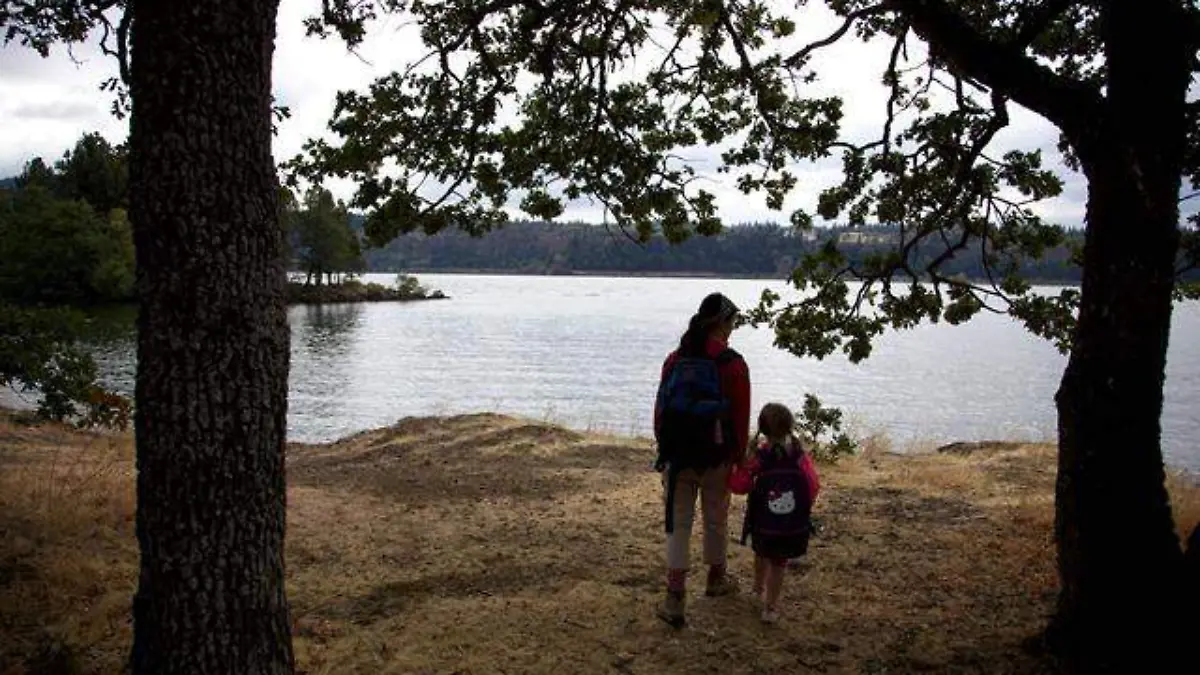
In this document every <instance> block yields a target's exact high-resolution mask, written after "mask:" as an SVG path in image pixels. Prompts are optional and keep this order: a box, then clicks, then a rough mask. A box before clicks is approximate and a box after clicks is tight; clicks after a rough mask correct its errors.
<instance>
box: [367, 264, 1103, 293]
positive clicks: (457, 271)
mask: <svg viewBox="0 0 1200 675" xmlns="http://www.w3.org/2000/svg"><path fill="white" fill-rule="evenodd" d="M365 274H412V275H419V274H446V275H455V276H497V277H597V278H599V277H603V278H609V279H621V278H630V279H737V280H747V281H784V282H786V281H789V280H790V278H791V277H790V275H786V276H778V275H765V274H726V273H718V272H670V271H656V270H644V271H629V270H570V271H561V272H556V271H546V270H541V271H537V270H514V269H506V268H497V269H491V268H486V267H478V268H473V267H444V268H428V267H409V268H405V269H403V270H400V269H373V270H367V271H366V272H365ZM967 280H968V281H970V282H972V283H976V284H988V283H990V281H989V280H988V279H986V278H978V279H976V278H971V277H968V278H967ZM848 281H849V282H850V283H853V281H854V280H852V279H851V280H848ZM1025 281H1027V282H1029V284H1030V285H1032V286H1056V287H1062V288H1079V283H1078V282H1074V283H1073V282H1070V281H1067V280H1063V279H1038V278H1027V279H1025ZM923 283H930V282H928V281H926V282H923Z"/></svg>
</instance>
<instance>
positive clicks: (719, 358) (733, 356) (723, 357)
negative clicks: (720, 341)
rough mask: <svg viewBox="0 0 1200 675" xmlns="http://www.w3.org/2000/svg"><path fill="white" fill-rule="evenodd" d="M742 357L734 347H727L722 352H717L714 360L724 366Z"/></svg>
mask: <svg viewBox="0 0 1200 675" xmlns="http://www.w3.org/2000/svg"><path fill="white" fill-rule="evenodd" d="M740 358H742V355H741V354H739V353H737V351H735V350H734V349H731V348H729V347H726V348H725V349H722V350H721V353H720V354H717V355H716V357H714V359H713V360H714V361H716V362H717V365H718V366H723V365H725V364H727V363H733V362H734V361H737V360H738V359H740Z"/></svg>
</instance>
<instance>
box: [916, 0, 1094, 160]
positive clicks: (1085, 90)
mask: <svg viewBox="0 0 1200 675" xmlns="http://www.w3.org/2000/svg"><path fill="white" fill-rule="evenodd" d="M896 11H898V12H900V13H901V14H902V15H904V16H905V17H907V18H908V20H909V23H910V25H911V26H912V28H913V30H914V31H916V33H917V34H918V35H920V36H921V37H922V38H923V39H924V40H925V41H926V42H927V43H928V44H929V48H930V52H931V53H932V55H935V56H936V57H937V58H940V59H941V60H943V61H945V62H946V63H948V64H950V65H951V66H952V67H953V68H954V70H955V71H957V73H958V74H959V75H961V76H964V77H969V78H972V79H975V80H978V81H979V82H981V83H983V84H985V85H987V86H988V87H989V88H992V89H996V90H999V91H1000V92H1001V93H1002V94H1004V96H1005V97H1007V98H1011V99H1012V100H1013V101H1016V102H1017V103H1019V104H1020V105H1022V106H1025V107H1026V108H1029V109H1030V110H1032V111H1034V112H1036V113H1038V114H1040V115H1042V116H1043V117H1045V118H1046V119H1047V120H1049V121H1050V122H1052V123H1053V124H1054V125H1055V126H1057V127H1059V128H1060V129H1062V130H1063V131H1064V132H1065V133H1066V134H1067V135H1068V136H1077V135H1079V134H1080V133H1082V131H1083V127H1084V125H1086V124H1087V123H1088V120H1090V119H1095V118H1097V117H1098V116H1099V110H1100V107H1101V105H1102V104H1103V98H1102V96H1101V93H1100V91H1099V90H1098V89H1097V88H1095V87H1093V86H1091V85H1088V84H1085V83H1083V82H1080V81H1078V80H1075V79H1072V78H1068V77H1064V76H1062V75H1059V74H1057V73H1055V72H1054V71H1052V70H1051V69H1049V68H1047V67H1045V66H1042V65H1041V64H1039V63H1038V62H1037V61H1035V60H1034V59H1032V58H1030V57H1028V56H1026V55H1025V54H1024V48H1023V47H1021V46H1017V45H1014V44H1002V43H998V42H995V41H993V40H990V39H988V38H987V37H985V36H984V35H983V34H982V33H980V32H979V31H978V30H976V29H975V27H973V26H972V25H971V24H970V23H968V22H967V20H966V19H964V18H963V16H962V15H961V14H960V13H959V12H957V11H956V10H954V9H953V8H952V7H950V5H949V4H948V3H947V2H945V0H908V1H907V2H902V3H900V4H899V5H898V8H897V10H896Z"/></svg>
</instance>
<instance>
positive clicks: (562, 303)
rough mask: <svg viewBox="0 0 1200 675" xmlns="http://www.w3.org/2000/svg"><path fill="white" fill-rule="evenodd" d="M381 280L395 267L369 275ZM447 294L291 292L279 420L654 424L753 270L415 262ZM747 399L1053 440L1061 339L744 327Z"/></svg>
mask: <svg viewBox="0 0 1200 675" xmlns="http://www.w3.org/2000/svg"><path fill="white" fill-rule="evenodd" d="M367 278H368V280H374V281H380V282H383V283H390V282H391V279H392V277H391V276H390V275H367ZM421 281H422V282H423V283H424V284H425V285H427V286H429V287H432V288H440V289H442V290H443V291H445V292H446V293H447V294H448V295H450V296H451V298H452V299H451V300H447V301H437V302H424V303H374V304H362V305H326V306H295V307H292V308H291V309H290V318H291V325H292V369H291V382H290V389H291V398H290V403H289V406H290V409H289V416H288V433H289V436H290V437H291V438H292V439H293V440H302V441H325V440H331V439H334V438H337V437H339V436H344V435H346V434H350V433H353V432H356V431H360V430H363V429H368V428H371V427H378V426H382V425H386V424H390V423H392V422H394V421H395V420H397V419H398V418H400V417H404V416H408V415H433V414H436V415H445V414H454V413H465V412H478V411H494V412H500V413H511V414H516V415H523V416H528V417H533V418H537V419H545V420H548V421H553V422H558V423H562V424H565V425H568V426H571V427H575V428H579V429H593V430H605V431H612V432H616V433H620V434H633V435H647V434H649V431H650V418H651V409H652V405H653V396H654V391H655V387H656V385H657V381H658V375H659V369H660V367H661V364H662V360H663V358H664V356H665V355H666V353H667V352H668V351H669V350H670V349H672V348H673V347H674V346H675V344H676V343H677V342H678V339H679V334H680V333H681V331H682V330H683V328H684V326H685V324H686V321H687V318H688V317H689V316H690V315H691V313H692V312H693V311H694V310H695V307H696V306H697V305H698V304H699V302H700V300H701V299H702V298H703V297H704V295H705V294H707V293H709V292H710V291H713V290H719V291H721V292H723V293H725V294H726V295H728V296H729V297H731V298H732V299H733V300H734V301H735V302H737V303H738V304H740V305H741V306H743V307H750V306H752V305H753V304H754V303H755V301H756V300H757V298H758V297H759V295H760V294H761V292H762V290H763V289H764V288H767V287H771V288H774V289H776V290H780V291H781V292H783V293H784V297H785V298H786V297H788V296H787V289H786V286H785V285H784V284H783V283H781V282H770V281H762V280H713V279H673V278H670V279H664V278H598V277H520V276H471V275H436V274H429V275H422V276H421ZM1198 334H1200V304H1198V303H1189V304H1186V305H1181V306H1177V308H1176V311H1175V319H1174V325H1173V327H1172V340H1171V348H1170V352H1169V354H1168V367H1167V384H1166V403H1165V408H1164V412H1163V427H1164V432H1163V435H1164V450H1165V452H1166V455H1167V459H1168V462H1169V463H1171V464H1173V465H1175V466H1183V467H1189V468H1192V469H1200V449H1198V448H1197V444H1196V442H1195V439H1196V438H1198V437H1200V417H1198V416H1197V414H1196V411H1197V409H1198V404H1200V398H1198V386H1197V385H1198V384H1200V342H1198V341H1197V340H1196V339H1195V337H1196V336H1197V335H1198ZM732 345H733V346H734V347H735V348H737V349H738V350H739V351H741V352H742V354H743V355H744V356H745V357H746V360H747V362H748V363H749V366H750V373H751V380H752V384H753V399H754V400H753V405H754V408H755V409H756V410H757V408H758V407H760V406H761V405H762V404H763V403H766V402H768V401H780V402H784V403H788V404H790V405H793V406H798V405H799V404H800V402H802V401H803V395H804V393H806V392H811V393H815V394H817V395H818V396H819V397H820V398H821V400H822V402H824V403H826V404H829V405H833V406H838V407H841V408H842V409H843V410H844V411H845V414H846V418H847V421H848V424H849V426H850V428H851V429H852V430H853V431H854V432H855V433H857V434H861V435H866V434H872V433H882V434H886V435H887V436H888V438H889V439H890V440H891V441H892V445H893V447H894V448H897V449H904V448H906V447H914V446H921V445H928V444H934V443H944V442H950V441H958V440H984V439H1012V440H1049V439H1052V438H1053V437H1054V430H1055V411H1054V401H1053V396H1054V392H1055V389H1056V388H1057V387H1058V381H1059V377H1060V376H1061V374H1062V369H1063V367H1064V366H1065V363H1066V359H1065V357H1063V356H1061V355H1060V354H1058V352H1057V351H1056V350H1055V349H1054V348H1053V347H1052V346H1051V345H1050V344H1049V343H1047V342H1045V341H1042V340H1040V339H1038V338H1036V337H1034V336H1032V335H1030V334H1029V333H1027V332H1025V331H1024V330H1023V329H1022V328H1021V327H1020V326H1019V325H1018V324H1016V323H1014V322H1012V321H1011V320H1010V319H1008V318H1007V317H1003V316H993V315H986V316H980V317H978V318H976V319H975V320H973V321H971V322H969V323H968V324H966V325H963V326H957V327H952V326H948V325H944V324H943V325H924V326H921V327H919V328H916V329H914V330H910V331H906V332H900V333H889V334H887V335H885V336H884V337H883V338H882V339H880V340H879V341H878V342H877V344H876V347H875V351H874V353H873V354H872V356H871V357H870V358H869V359H868V360H867V361H865V362H864V363H861V364H858V365H852V364H850V363H849V362H848V361H847V360H846V359H845V358H844V357H842V356H841V355H840V353H838V354H836V355H834V356H831V357H829V358H827V359H826V360H824V361H816V360H812V359H798V358H796V357H794V356H791V355H790V354H787V353H785V352H783V351H781V350H778V349H775V348H774V347H773V346H772V335H771V333H770V332H769V331H768V330H766V329H759V330H754V329H750V328H743V329H740V330H739V331H737V332H736V333H735V334H734V336H733V340H732ZM99 350H100V351H99V356H100V361H101V366H102V369H103V371H104V374H105V378H106V380H107V381H108V382H109V383H110V384H112V385H115V386H116V387H117V388H118V389H122V390H126V391H131V390H132V382H133V358H132V350H133V340H132V336H131V335H130V334H129V333H128V330H126V331H123V332H122V331H118V333H117V334H116V336H115V337H114V338H113V339H111V340H109V341H108V342H106V343H104V344H102V345H101V346H100V348H99Z"/></svg>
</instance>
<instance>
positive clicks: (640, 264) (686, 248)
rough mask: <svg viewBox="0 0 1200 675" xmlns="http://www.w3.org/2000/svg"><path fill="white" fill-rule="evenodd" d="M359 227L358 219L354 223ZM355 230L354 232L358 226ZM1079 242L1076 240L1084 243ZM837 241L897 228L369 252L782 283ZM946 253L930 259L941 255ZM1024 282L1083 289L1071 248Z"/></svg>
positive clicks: (459, 265) (412, 260)
mask: <svg viewBox="0 0 1200 675" xmlns="http://www.w3.org/2000/svg"><path fill="white" fill-rule="evenodd" d="M352 219H353V220H354V221H359V220H360V219H359V218H356V217H352ZM359 225H360V223H359V222H354V224H353V226H355V227H357V226H359ZM1079 236H1080V235H1075V236H1074V237H1073V239H1075V240H1078V238H1079ZM830 238H837V239H838V240H839V244H840V248H841V250H842V251H843V252H845V253H846V254H847V255H848V256H850V257H851V258H855V257H858V256H865V255H868V254H871V253H878V252H882V251H883V250H886V248H887V247H889V246H891V245H892V244H893V243H894V242H895V241H897V240H898V231H897V229H896V228H893V227H887V226H875V227H867V228H818V229H816V230H814V231H813V232H811V233H808V234H807V235H806V234H801V233H797V232H795V231H794V230H792V229H790V228H785V227H782V226H779V225H776V224H772V223H750V224H742V225H735V226H732V227H729V228H727V229H726V231H725V232H724V233H723V234H721V235H719V236H716V237H693V238H692V239H689V240H688V241H686V242H684V243H683V244H678V245H674V246H672V245H670V244H668V243H667V242H666V241H664V240H662V239H654V240H652V241H650V242H649V243H647V244H644V245H643V244H638V243H636V242H633V241H631V240H630V239H628V238H627V237H625V236H624V235H623V234H622V233H621V232H620V231H617V230H615V229H614V230H609V229H606V228H604V227H602V226H598V225H589V224H584V223H544V222H524V221H522V222H513V223H510V224H508V225H506V226H505V227H504V228H502V229H500V230H498V231H495V232H492V233H490V234H488V235H486V236H484V237H481V238H472V237H469V236H467V235H465V234H462V233H461V232H457V231H447V232H443V233H441V234H438V235H436V236H432V237H430V236H425V235H421V234H409V235H404V236H402V237H399V238H397V239H396V240H394V241H393V242H392V243H390V244H389V245H388V246H386V247H385V248H383V249H375V250H371V251H368V252H366V262H367V266H368V268H369V269H370V270H371V271H374V272H392V271H412V272H433V271H478V272H504V273H524V274H600V273H613V274H647V275H653V274H661V275H676V274H677V275H712V276H731V277H739V276H752V277H773V278H782V277H784V276H787V275H788V274H789V273H790V272H791V270H792V268H793V266H794V264H795V262H796V261H797V260H798V259H799V257H800V256H801V255H802V254H803V253H804V252H806V251H811V250H814V249H816V248H817V247H819V246H821V245H822V244H823V243H824V242H825V241H826V240H828V239H830ZM937 253H940V251H934V250H931V251H930V255H931V256H932V255H936V254H937ZM943 271H944V272H945V273H947V274H950V275H952V274H965V275H967V276H969V277H974V278H981V277H983V276H984V274H985V272H984V270H983V268H982V266H981V264H980V260H979V251H978V249H977V248H975V249H974V250H970V251H965V252H963V253H962V254H961V255H960V256H958V259H956V260H954V261H951V263H950V264H948V265H945V266H943ZM1023 272H1024V275H1025V276H1026V278H1029V279H1034V280H1039V281H1058V282H1064V283H1077V282H1078V281H1079V278H1080V270H1079V268H1078V267H1077V266H1075V265H1074V264H1072V263H1071V262H1070V252H1069V250H1068V248H1067V247H1063V248H1060V249H1057V250H1053V251H1050V252H1049V253H1048V255H1047V256H1046V257H1045V259H1044V260H1042V261H1032V262H1030V263H1028V264H1027V265H1026V266H1025V267H1024V268H1023Z"/></svg>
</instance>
